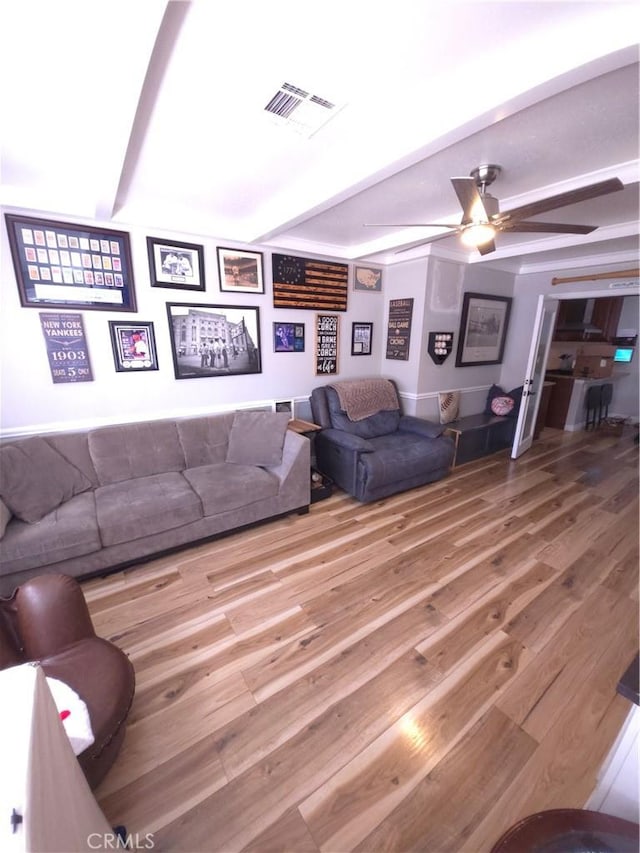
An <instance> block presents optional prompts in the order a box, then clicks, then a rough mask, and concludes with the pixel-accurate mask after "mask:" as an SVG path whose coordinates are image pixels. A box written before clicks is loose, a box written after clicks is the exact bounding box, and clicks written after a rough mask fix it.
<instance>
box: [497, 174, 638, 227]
mask: <svg viewBox="0 0 640 853" xmlns="http://www.w3.org/2000/svg"><path fill="white" fill-rule="evenodd" d="M622 189H624V184H623V183H622V181H621V180H620V179H619V178H610V179H609V180H608V181H599V182H598V183H597V184H589V185H588V186H586V187H581V188H580V189H578V190H569V192H566V193H559V194H558V195H552V196H549V197H548V198H543V199H541V200H540V201H533V202H531V204H523V205H522V206H521V207H514V208H512V209H511V210H505V211H504V212H503V213H501V214H500V215H499V216H498V222H500V223H502V222H505V221H506V222H509V221H511V222H512V221H513V220H514V219H526V218H527V217H529V216H536V215H537V214H538V213H546V212H547V211H548V210H555V209H556V208H557V207H566V206H567V205H568V204H577V203H578V202H579V201H587V200H588V199H591V198H597V197H598V196H601V195H608V194H609V193H614V192H617V191H618V190H622Z"/></svg>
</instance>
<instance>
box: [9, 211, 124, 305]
mask: <svg viewBox="0 0 640 853" xmlns="http://www.w3.org/2000/svg"><path fill="white" fill-rule="evenodd" d="M5 221H6V223H7V233H8V235H9V245H10V246H11V256H12V258H13V266H14V269H15V273H16V281H17V284H18V292H19V294H20V304H21V305H22V306H23V307H24V308H82V309H84V310H87V311H129V312H130V313H133V314H135V312H136V310H137V307H136V293H135V288H134V284H133V265H132V263H131V246H130V242H129V234H128V233H127V232H126V231H114V230H112V229H110V228H109V229H107V228H100V227H98V226H96V225H78V224H74V223H72V222H57V221H55V220H52V219H35V218H33V217H30V216H16V215H14V214H11V213H5Z"/></svg>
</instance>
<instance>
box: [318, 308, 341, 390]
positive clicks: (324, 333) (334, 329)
mask: <svg viewBox="0 0 640 853" xmlns="http://www.w3.org/2000/svg"><path fill="white" fill-rule="evenodd" d="M338 320H339V318H338V317H337V316H336V315H335V314H316V376H334V375H335V374H336V373H337V372H338Z"/></svg>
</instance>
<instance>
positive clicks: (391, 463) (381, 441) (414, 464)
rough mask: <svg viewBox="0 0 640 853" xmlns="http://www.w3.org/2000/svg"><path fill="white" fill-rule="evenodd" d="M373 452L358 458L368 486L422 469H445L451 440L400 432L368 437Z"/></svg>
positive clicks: (378, 485)
mask: <svg viewBox="0 0 640 853" xmlns="http://www.w3.org/2000/svg"><path fill="white" fill-rule="evenodd" d="M371 444H373V445H374V448H375V449H374V452H373V453H366V454H364V455H362V456H361V457H360V458H359V460H358V466H359V467H361V468H362V474H363V475H364V479H366V483H367V489H368V490H374V489H376V488H379V487H381V486H385V485H387V484H389V483H395V482H401V481H403V480H409V479H411V478H413V477H415V476H416V475H417V474H421V473H423V472H429V471H436V470H440V469H445V470H446V469H447V468H448V467H449V465H450V464H451V460H452V458H453V443H452V442H451V441H450V440H447V439H445V438H434V439H432V440H430V439H427V438H424V437H422V436H419V435H412V434H411V433H407V432H401V433H399V434H397V435H382V436H379V437H378V438H373V439H371Z"/></svg>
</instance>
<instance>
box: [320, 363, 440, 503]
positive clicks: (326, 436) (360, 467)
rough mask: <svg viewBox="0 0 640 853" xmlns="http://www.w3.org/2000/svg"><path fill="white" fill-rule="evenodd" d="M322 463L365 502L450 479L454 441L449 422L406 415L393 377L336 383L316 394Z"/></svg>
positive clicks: (337, 480)
mask: <svg viewBox="0 0 640 853" xmlns="http://www.w3.org/2000/svg"><path fill="white" fill-rule="evenodd" d="M311 411H312V413H313V419H314V421H315V423H316V424H318V425H319V426H320V427H322V429H321V430H320V431H319V432H318V433H316V436H315V452H316V460H317V466H318V468H319V469H320V471H322V473H324V474H326V475H327V476H328V477H330V478H331V479H332V480H333V481H334V483H336V485H338V486H339V487H340V488H341V489H344V490H345V491H346V492H348V493H349V494H351V495H353V497H354V498H357V499H358V500H359V501H362V502H363V503H368V502H370V501H375V500H378V499H380V498H384V497H388V496H389V495H393V494H396V493H397V492H402V491H405V490H406V489H412V488H415V487H416V486H423V485H425V484H426V483H432V482H434V481H436V480H440V479H441V478H442V477H445V476H446V475H447V473H448V472H449V470H450V467H451V464H452V461H453V455H454V444H453V441H452V439H450V438H449V437H447V436H443V435H442V432H443V430H444V426H442V425H441V424H435V423H432V422H430V421H426V420H423V419H422V418H417V417H413V416H410V415H403V414H402V412H401V409H400V403H399V399H398V394H397V389H396V386H395V384H394V383H393V382H392V381H391V380H388V379H362V380H349V381H345V382H334V383H331V384H328V385H323V386H321V387H318V388H314V390H313V391H312V392H311Z"/></svg>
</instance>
